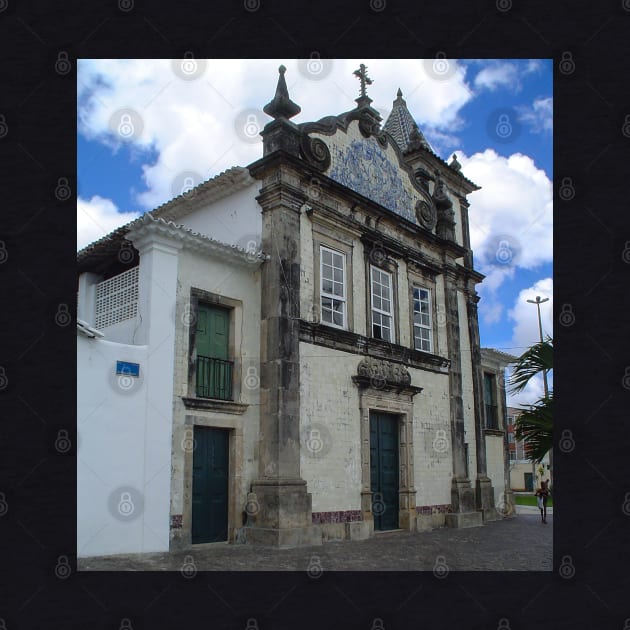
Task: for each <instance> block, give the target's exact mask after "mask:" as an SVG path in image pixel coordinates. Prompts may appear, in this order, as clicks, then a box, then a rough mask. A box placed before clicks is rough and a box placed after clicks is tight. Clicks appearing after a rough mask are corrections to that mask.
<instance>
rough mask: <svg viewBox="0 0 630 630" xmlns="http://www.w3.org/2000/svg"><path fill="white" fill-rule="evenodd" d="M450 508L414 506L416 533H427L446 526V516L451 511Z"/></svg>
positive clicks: (448, 506)
mask: <svg viewBox="0 0 630 630" xmlns="http://www.w3.org/2000/svg"><path fill="white" fill-rule="evenodd" d="M452 509H453V508H452V506H451V505H450V504H449V503H447V504H441V505H417V506H416V531H418V532H428V531H430V530H432V529H436V528H438V527H444V525H445V524H446V522H445V521H446V515H447V514H449V513H450V512H451V511H452Z"/></svg>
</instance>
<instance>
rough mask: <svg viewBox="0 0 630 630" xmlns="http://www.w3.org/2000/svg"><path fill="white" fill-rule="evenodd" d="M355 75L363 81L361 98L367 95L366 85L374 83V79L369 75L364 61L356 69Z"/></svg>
mask: <svg viewBox="0 0 630 630" xmlns="http://www.w3.org/2000/svg"><path fill="white" fill-rule="evenodd" d="M353 74H354V76H355V77H358V78H359V81H361V94H360V97H361V98H365V97H366V96H367V93H366V91H365V86H366V85H372V79H370V78H369V77H368V75H367V68H366V66H365V64H364V63H362V64H361V65H360V66H359V69H358V70H355V71H354V72H353Z"/></svg>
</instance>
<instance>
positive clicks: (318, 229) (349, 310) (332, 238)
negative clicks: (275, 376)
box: [312, 222, 355, 332]
mask: <svg viewBox="0 0 630 630" xmlns="http://www.w3.org/2000/svg"><path fill="white" fill-rule="evenodd" d="M312 226H313V227H312V229H313V274H314V278H313V311H315V312H316V313H317V314H318V315H319V314H320V313H321V247H322V245H323V246H324V247H327V248H328V249H332V250H334V251H336V252H339V253H340V254H344V255H345V258H346V260H345V266H346V269H345V272H346V277H345V280H346V286H345V292H346V326H345V327H344V328H342V329H340V330H349V331H351V332H352V331H354V328H355V326H354V304H353V302H354V300H353V295H354V291H353V283H352V269H353V265H352V263H353V260H352V253H353V250H354V247H353V244H352V237H350V236H345V235H342V234H339V233H333V232H332V231H331V230H329V229H327V228H326V227H324V226H323V225H321V224H318V223H315V222H313V223H312ZM318 319H319V318H318ZM319 324H320V325H321V326H328V323H327V322H324V321H321V319H320V321H319ZM331 327H332V328H339V327H338V326H331Z"/></svg>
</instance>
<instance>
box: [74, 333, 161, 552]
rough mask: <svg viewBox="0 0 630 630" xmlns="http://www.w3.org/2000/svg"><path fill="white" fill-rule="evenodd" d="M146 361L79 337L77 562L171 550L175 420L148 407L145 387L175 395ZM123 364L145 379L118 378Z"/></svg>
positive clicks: (120, 347) (129, 349)
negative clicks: (118, 363)
mask: <svg viewBox="0 0 630 630" xmlns="http://www.w3.org/2000/svg"><path fill="white" fill-rule="evenodd" d="M148 354H149V351H148V347H147V346H130V345H125V344H118V343H112V342H109V341H104V340H94V339H87V338H85V337H83V336H82V335H78V337H77V431H78V437H77V444H78V453H77V555H78V556H79V557H83V556H93V555H102V554H115V553H141V552H149V551H165V550H167V549H168V537H169V487H170V454H171V423H170V414H169V413H168V410H166V413H165V414H164V415H162V414H161V413H160V411H159V408H160V405H159V401H155V400H154V401H153V403H154V404H149V398H148V391H149V388H148V387H147V384H148V382H149V381H151V380H153V382H154V384H155V385H156V387H158V388H162V389H163V390H165V391H169V390H170V386H171V379H172V373H171V371H170V370H168V368H166V369H160V368H157V367H156V366H152V365H151V362H150V361H149V360H148ZM117 360H124V361H131V362H134V363H139V364H140V377H139V378H137V379H136V378H133V377H125V376H122V377H119V376H117V375H116V361H117ZM154 405H157V408H156V406H154ZM125 493H129V496H125Z"/></svg>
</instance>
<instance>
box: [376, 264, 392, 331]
mask: <svg viewBox="0 0 630 630" xmlns="http://www.w3.org/2000/svg"><path fill="white" fill-rule="evenodd" d="M370 272H371V284H372V336H373V337H374V338H375V339H383V340H384V341H390V342H393V341H394V327H393V323H394V317H393V314H394V310H393V305H392V276H391V274H389V273H388V272H387V271H383V270H382V269H378V268H377V267H370Z"/></svg>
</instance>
